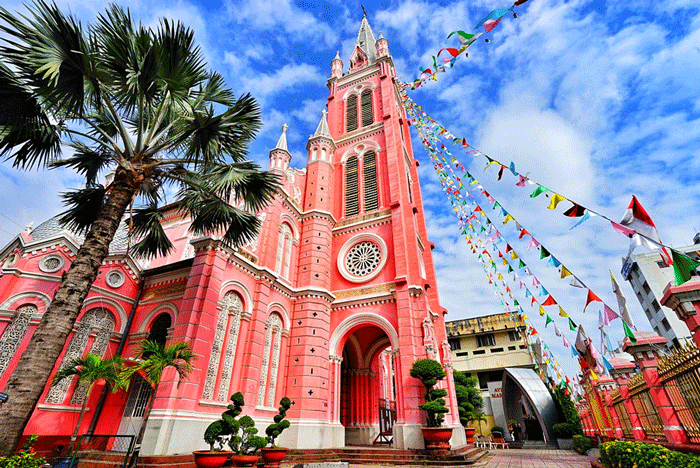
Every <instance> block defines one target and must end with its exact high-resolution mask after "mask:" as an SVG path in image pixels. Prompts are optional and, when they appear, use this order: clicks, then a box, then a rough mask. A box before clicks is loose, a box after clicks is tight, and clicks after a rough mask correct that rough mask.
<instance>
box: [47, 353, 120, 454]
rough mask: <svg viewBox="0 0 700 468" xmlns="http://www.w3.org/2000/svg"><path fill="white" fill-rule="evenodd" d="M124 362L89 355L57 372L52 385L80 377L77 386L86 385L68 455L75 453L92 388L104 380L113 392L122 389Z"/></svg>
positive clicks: (115, 358)
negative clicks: (120, 374) (79, 430)
mask: <svg viewBox="0 0 700 468" xmlns="http://www.w3.org/2000/svg"><path fill="white" fill-rule="evenodd" d="M123 362H124V360H123V359H122V358H121V357H120V356H114V357H111V358H107V359H102V358H101V357H100V356H98V355H97V354H92V353H88V354H87V355H85V357H79V358H75V359H73V360H72V361H70V362H68V363H67V364H66V365H65V366H64V367H63V368H62V369H61V370H59V371H58V372H56V375H55V376H54V378H53V382H52V384H51V385H57V384H58V383H59V382H60V381H62V380H63V379H67V378H70V377H73V376H78V378H77V382H76V383H77V385H80V386H82V385H85V386H87V388H86V389H85V395H84V396H83V405H82V406H81V407H80V415H79V416H78V422H77V423H76V425H75V429H74V430H73V435H72V436H71V438H70V446H69V447H68V453H71V452H72V451H73V449H74V448H76V447H75V444H76V439H77V438H78V429H79V428H80V423H81V422H82V421H83V416H84V415H85V405H87V402H88V400H89V399H90V392H91V391H92V387H93V386H94V385H95V383H97V382H98V381H100V380H104V381H105V383H106V384H107V385H109V386H110V387H111V388H112V391H117V390H118V389H119V387H120V382H121V380H120V378H119V373H120V371H121V367H122V363H123Z"/></svg>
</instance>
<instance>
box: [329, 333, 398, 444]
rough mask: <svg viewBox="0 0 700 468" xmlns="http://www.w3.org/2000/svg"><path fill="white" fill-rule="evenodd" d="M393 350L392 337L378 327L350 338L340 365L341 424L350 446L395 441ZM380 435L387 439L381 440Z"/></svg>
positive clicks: (354, 334) (350, 335) (352, 335)
mask: <svg viewBox="0 0 700 468" xmlns="http://www.w3.org/2000/svg"><path fill="white" fill-rule="evenodd" d="M391 349H392V345H391V340H390V339H389V336H388V335H387V334H386V332H385V331H384V330H383V329H382V328H380V327H379V326H377V325H374V324H367V323H365V324H360V325H358V326H357V327H355V328H354V329H353V330H351V332H350V333H349V334H348V335H347V339H346V340H345V344H344V346H343V350H342V358H343V359H342V361H341V366H340V378H341V382H340V384H341V385H340V422H341V424H342V425H343V426H344V427H345V444H346V445H371V444H372V443H373V442H374V441H375V440H377V441H380V442H381V441H383V442H385V443H387V442H389V441H390V440H391V435H390V434H391V426H392V421H391V408H393V411H394V419H395V408H396V404H395V401H396V378H395V369H394V359H393V353H392V352H391ZM380 409H381V412H380ZM380 414H381V416H380ZM380 433H383V434H384V437H378V436H379V435H380Z"/></svg>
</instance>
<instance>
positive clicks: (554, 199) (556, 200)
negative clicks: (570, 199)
mask: <svg viewBox="0 0 700 468" xmlns="http://www.w3.org/2000/svg"><path fill="white" fill-rule="evenodd" d="M564 200H566V198H564V197H562V196H561V195H559V194H558V193H555V194H552V200H551V201H550V202H549V206H548V207H547V208H548V209H550V210H553V209H554V208H556V207H557V205H558V204H559V202H562V201H564Z"/></svg>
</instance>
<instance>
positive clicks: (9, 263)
mask: <svg viewBox="0 0 700 468" xmlns="http://www.w3.org/2000/svg"><path fill="white" fill-rule="evenodd" d="M16 263H17V254H14V253H13V254H10V255H9V256H8V257H7V259H6V260H5V264H4V265H3V268H12V267H13V266H15V264H16Z"/></svg>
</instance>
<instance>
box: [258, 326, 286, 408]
mask: <svg viewBox="0 0 700 468" xmlns="http://www.w3.org/2000/svg"><path fill="white" fill-rule="evenodd" d="M281 343H282V318H281V317H280V316H279V315H278V314H276V313H272V314H270V318H269V319H268V320H267V322H266V323H265V344H264V347H263V355H262V358H263V360H262V369H261V370H260V386H259V387H258V406H262V405H263V404H264V405H265V406H267V407H268V408H272V407H274V406H275V393H276V389H277V377H278V376H277V374H278V373H279V372H278V371H279V363H280V349H281ZM268 382H269V386H268ZM265 395H267V398H265Z"/></svg>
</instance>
